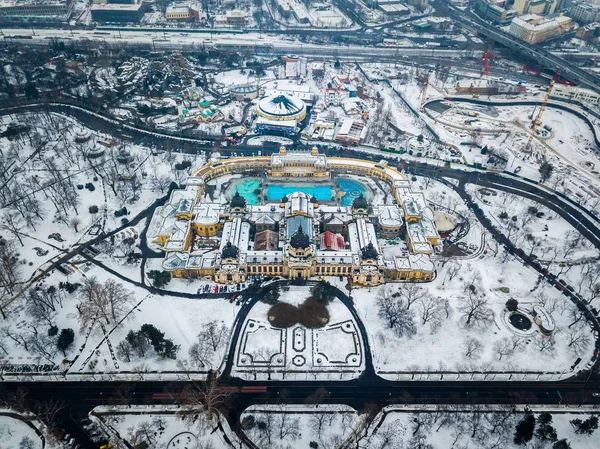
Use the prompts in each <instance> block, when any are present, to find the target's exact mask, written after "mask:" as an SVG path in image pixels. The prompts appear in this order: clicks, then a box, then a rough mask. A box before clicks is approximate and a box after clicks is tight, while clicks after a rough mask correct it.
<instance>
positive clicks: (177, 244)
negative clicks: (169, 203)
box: [165, 220, 190, 251]
mask: <svg viewBox="0 0 600 449" xmlns="http://www.w3.org/2000/svg"><path fill="white" fill-rule="evenodd" d="M189 230H190V222H189V221H187V220H176V221H175V223H173V225H172V226H171V227H170V228H169V230H168V233H169V238H168V240H167V243H165V251H183V247H184V246H185V241H186V237H187V235H188V232H189Z"/></svg>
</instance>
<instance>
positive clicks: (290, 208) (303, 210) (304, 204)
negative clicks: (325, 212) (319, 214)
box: [285, 192, 314, 217]
mask: <svg viewBox="0 0 600 449" xmlns="http://www.w3.org/2000/svg"><path fill="white" fill-rule="evenodd" d="M294 215H306V216H308V217H312V216H314V205H313V204H312V203H311V202H310V198H309V197H308V195H307V194H306V193H304V192H294V193H292V194H291V195H290V196H289V197H288V201H287V203H285V216H286V217H292V216H294Z"/></svg>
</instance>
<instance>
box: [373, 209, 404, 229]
mask: <svg viewBox="0 0 600 449" xmlns="http://www.w3.org/2000/svg"><path fill="white" fill-rule="evenodd" d="M374 212H375V214H377V215H378V216H379V223H381V224H382V225H383V226H401V225H402V222H403V220H402V213H401V212H400V209H399V208H398V206H396V205H393V206H383V205H380V206H376V207H375V211H374Z"/></svg>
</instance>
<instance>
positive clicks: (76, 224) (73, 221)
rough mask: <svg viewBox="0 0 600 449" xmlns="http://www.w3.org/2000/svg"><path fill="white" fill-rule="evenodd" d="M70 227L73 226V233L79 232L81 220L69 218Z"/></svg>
mask: <svg viewBox="0 0 600 449" xmlns="http://www.w3.org/2000/svg"><path fill="white" fill-rule="evenodd" d="M70 223H71V226H73V229H74V230H75V232H79V229H78V228H79V225H80V224H81V219H80V218H79V217H73V218H71V221H70Z"/></svg>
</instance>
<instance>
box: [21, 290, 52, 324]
mask: <svg viewBox="0 0 600 449" xmlns="http://www.w3.org/2000/svg"><path fill="white" fill-rule="evenodd" d="M58 297H59V294H58V293H57V292H56V288H53V289H44V288H42V287H39V286H38V287H36V288H34V289H31V290H29V292H27V296H26V307H27V313H29V316H31V318H33V320H34V322H35V323H40V324H45V325H47V326H52V325H53V324H54V320H55V318H56V307H57V305H58Z"/></svg>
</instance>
